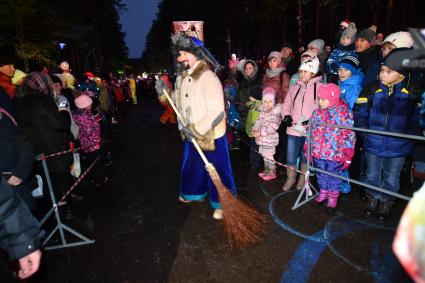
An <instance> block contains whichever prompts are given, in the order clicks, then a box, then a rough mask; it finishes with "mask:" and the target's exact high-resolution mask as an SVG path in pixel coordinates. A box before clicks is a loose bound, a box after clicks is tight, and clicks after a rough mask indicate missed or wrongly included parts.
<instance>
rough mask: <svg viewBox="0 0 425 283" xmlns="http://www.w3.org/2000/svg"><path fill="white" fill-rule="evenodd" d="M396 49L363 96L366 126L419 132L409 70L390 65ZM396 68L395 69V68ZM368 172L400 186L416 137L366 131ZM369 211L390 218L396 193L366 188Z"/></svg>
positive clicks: (375, 181) (388, 185) (378, 182)
mask: <svg viewBox="0 0 425 283" xmlns="http://www.w3.org/2000/svg"><path fill="white" fill-rule="evenodd" d="M402 49H403V48H400V49H395V50H393V51H391V53H390V54H389V55H388V56H387V57H386V58H385V59H384V61H383V63H382V65H381V71H380V73H379V83H378V84H376V86H375V87H373V88H370V87H368V88H366V87H365V91H363V92H362V93H361V97H362V98H365V99H367V104H366V105H367V112H366V113H367V116H366V119H364V121H366V123H365V125H363V126H364V127H365V128H368V129H371V130H379V131H385V132H392V133H400V134H417V133H418V130H419V108H418V104H417V102H418V95H417V94H416V93H413V91H412V90H413V89H414V88H412V87H411V86H410V85H409V84H408V74H407V73H405V72H404V71H403V70H402V69H398V68H397V69H396V67H390V66H389V65H388V62H389V60H388V59H389V58H391V55H394V54H395V53H398V52H399V51H402ZM392 68H393V69H392ZM363 148H364V151H365V154H366V161H367V172H366V182H367V183H368V184H370V185H374V186H377V187H381V188H383V189H385V190H388V191H391V192H398V191H399V189H400V172H401V169H402V168H403V164H404V160H405V158H406V156H408V155H410V154H411V152H412V149H413V141H412V140H409V139H404V138H398V137H393V136H386V135H379V134H367V135H366V138H365V140H364V145H363ZM366 192H367V195H366V197H367V203H366V215H367V216H369V215H371V214H373V213H376V212H377V213H378V218H379V219H380V220H386V219H387V218H388V215H389V212H390V209H391V207H392V206H393V204H394V200H395V197H393V196H392V195H388V194H385V193H381V192H378V191H376V190H372V189H367V190H366Z"/></svg>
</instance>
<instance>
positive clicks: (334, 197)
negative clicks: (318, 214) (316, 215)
mask: <svg viewBox="0 0 425 283" xmlns="http://www.w3.org/2000/svg"><path fill="white" fill-rule="evenodd" d="M338 198H339V191H337V190H329V191H328V203H327V206H328V208H330V209H331V210H335V209H336V206H337V205H338Z"/></svg>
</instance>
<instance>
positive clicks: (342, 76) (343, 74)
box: [338, 68, 352, 82]
mask: <svg viewBox="0 0 425 283" xmlns="http://www.w3.org/2000/svg"><path fill="white" fill-rule="evenodd" d="M351 75H352V73H351V71H350V70H348V69H346V68H339V69H338V76H339V80H340V81H342V82H343V81H345V80H346V79H348V78H350V77H351Z"/></svg>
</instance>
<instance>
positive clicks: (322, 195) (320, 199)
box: [315, 190, 328, 204]
mask: <svg viewBox="0 0 425 283" xmlns="http://www.w3.org/2000/svg"><path fill="white" fill-rule="evenodd" d="M327 198H328V190H320V194H319V196H318V197H317V198H316V199H315V201H316V203H317V204H322V202H324V201H325V200H326V199H327Z"/></svg>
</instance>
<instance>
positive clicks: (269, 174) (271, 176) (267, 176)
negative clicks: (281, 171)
mask: <svg viewBox="0 0 425 283" xmlns="http://www.w3.org/2000/svg"><path fill="white" fill-rule="evenodd" d="M262 178H263V180H264V181H270V180H273V179H276V172H273V171H269V172H267V174H265V175H264V176H263V177H262Z"/></svg>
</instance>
